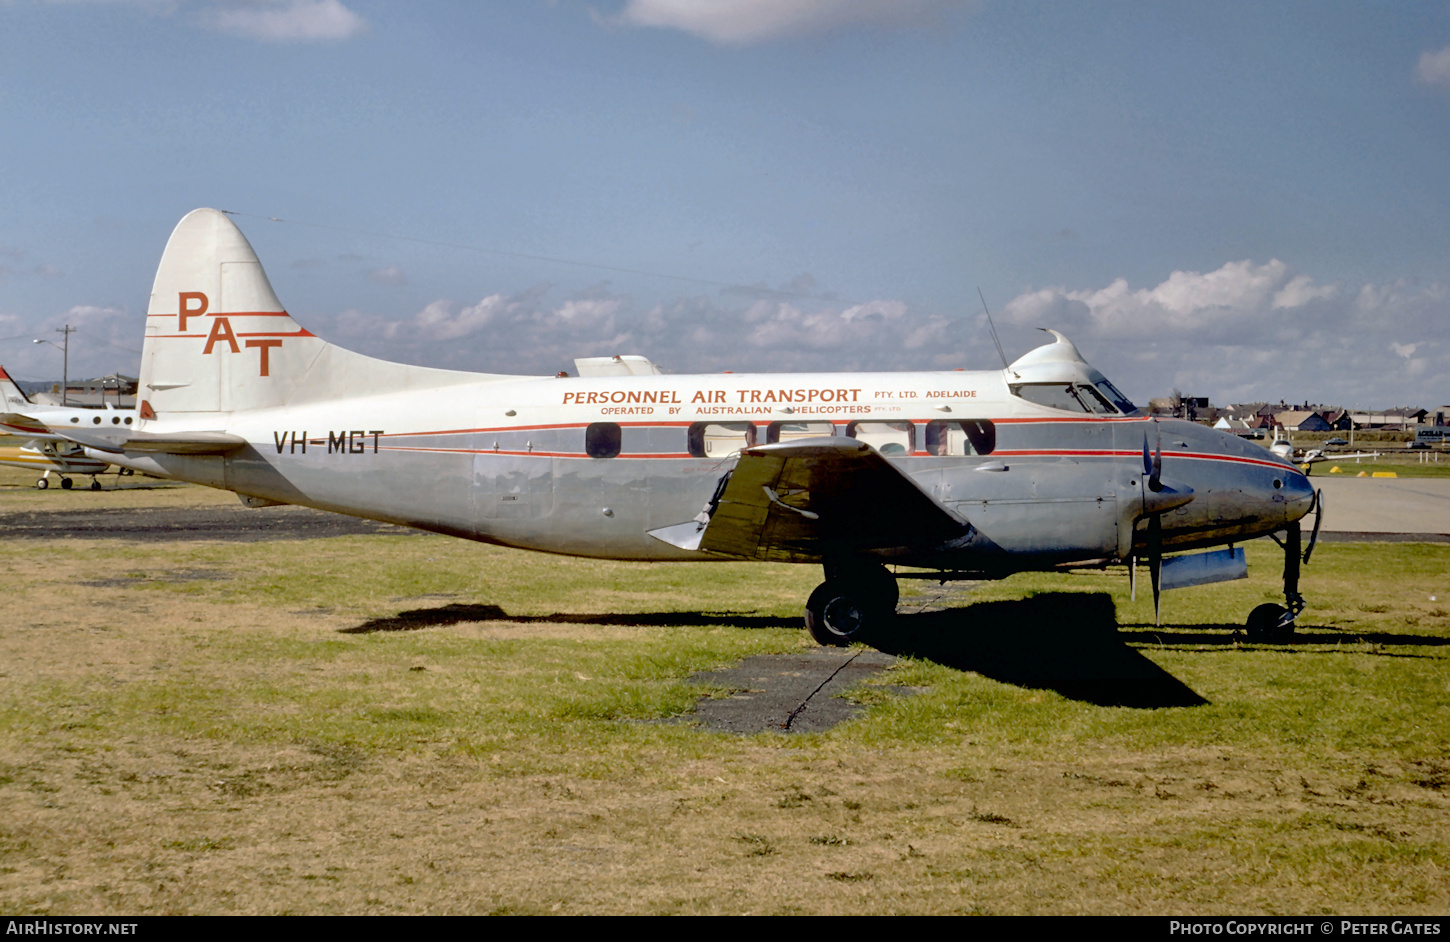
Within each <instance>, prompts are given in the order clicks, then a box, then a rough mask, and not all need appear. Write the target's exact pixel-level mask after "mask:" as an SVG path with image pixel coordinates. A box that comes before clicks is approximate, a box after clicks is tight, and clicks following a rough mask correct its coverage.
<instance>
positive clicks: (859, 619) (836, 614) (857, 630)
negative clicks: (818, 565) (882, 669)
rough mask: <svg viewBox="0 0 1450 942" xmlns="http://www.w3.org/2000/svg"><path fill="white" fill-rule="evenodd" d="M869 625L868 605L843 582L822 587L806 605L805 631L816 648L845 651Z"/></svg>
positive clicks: (817, 588)
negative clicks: (809, 634)
mask: <svg viewBox="0 0 1450 942" xmlns="http://www.w3.org/2000/svg"><path fill="white" fill-rule="evenodd" d="M869 621H870V612H869V610H868V609H867V607H866V606H865V604H863V603H862V602H861V600H860V599H859V598H857V597H856V596H855V595H854V594H853V593H852V592H850V590H848V589H847V588H846V586H845V584H843V583H840V582H823V583H821V584H820V585H819V586H816V590H815V591H814V592H812V593H811V597H810V599H809V600H808V601H807V602H806V631H809V632H810V633H811V637H812V638H814V639H815V640H816V643H817V644H822V645H825V646H827V647H845V646H846V645H848V644H850V643H851V641H852V640H853V639H855V638H857V637H859V636H860V635H861V633H862V629H864V628H865V627H866V625H867V623H868V622H869Z"/></svg>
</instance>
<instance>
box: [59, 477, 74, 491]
mask: <svg viewBox="0 0 1450 942" xmlns="http://www.w3.org/2000/svg"><path fill="white" fill-rule="evenodd" d="M74 483H75V482H74V481H72V480H71V479H70V478H61V479H60V486H61V489H62V490H66V491H68V490H70V489H71V485H73V484H74Z"/></svg>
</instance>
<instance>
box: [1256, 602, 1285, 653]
mask: <svg viewBox="0 0 1450 942" xmlns="http://www.w3.org/2000/svg"><path fill="white" fill-rule="evenodd" d="M1288 615H1289V610H1288V609H1287V608H1285V607H1284V606H1282V605H1276V604H1275V603H1273V602H1265V603H1264V604H1263V605H1260V606H1259V607H1257V608H1255V609H1254V610H1253V611H1252V612H1249V620H1248V621H1247V622H1245V623H1244V628H1245V629H1246V633H1247V634H1248V636H1249V640H1250V641H1266V642H1270V643H1273V642H1279V641H1288V640H1289V639H1290V638H1292V637H1294V619H1292V618H1289V617H1287V616H1288Z"/></svg>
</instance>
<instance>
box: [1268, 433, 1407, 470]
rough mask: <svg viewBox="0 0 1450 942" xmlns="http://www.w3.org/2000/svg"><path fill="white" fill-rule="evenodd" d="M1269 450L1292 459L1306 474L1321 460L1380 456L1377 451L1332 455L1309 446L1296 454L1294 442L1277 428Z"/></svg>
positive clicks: (1286, 458) (1321, 449)
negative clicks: (1283, 435)
mask: <svg viewBox="0 0 1450 942" xmlns="http://www.w3.org/2000/svg"><path fill="white" fill-rule="evenodd" d="M1269 450H1270V451H1272V452H1273V453H1274V454H1276V455H1278V456H1279V457H1280V458H1283V459H1284V460H1285V461H1292V462H1293V463H1294V464H1295V465H1297V466H1298V468H1299V470H1301V471H1303V472H1304V473H1305V474H1306V475H1307V474H1309V472H1310V471H1312V470H1313V469H1314V466H1315V465H1316V464H1318V463H1319V462H1321V461H1348V460H1350V459H1352V458H1378V457H1379V456H1380V453H1379V452H1377V451H1356V452H1354V453H1352V454H1337V455H1330V454H1325V452H1324V449H1323V448H1308V449H1304V450H1303V451H1301V452H1299V453H1298V454H1296V453H1295V452H1296V449H1295V448H1294V445H1293V443H1291V442H1290V441H1289V439H1288V438H1287V437H1285V438H1281V437H1280V435H1279V429H1277V428H1275V429H1274V442H1273V444H1271V445H1270V446H1269Z"/></svg>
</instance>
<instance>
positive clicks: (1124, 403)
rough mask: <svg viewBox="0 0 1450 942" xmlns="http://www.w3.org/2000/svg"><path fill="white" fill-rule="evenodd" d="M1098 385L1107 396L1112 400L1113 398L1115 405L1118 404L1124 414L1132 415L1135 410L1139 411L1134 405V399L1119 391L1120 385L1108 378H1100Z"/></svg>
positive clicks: (1119, 409)
mask: <svg viewBox="0 0 1450 942" xmlns="http://www.w3.org/2000/svg"><path fill="white" fill-rule="evenodd" d="M1097 387H1098V389H1099V390H1100V391H1101V392H1102V394H1103V395H1104V396H1107V397H1108V398H1109V399H1110V400H1112V403H1113V405H1115V406H1117V407H1118V411H1119V412H1121V413H1123V414H1124V415H1131V414H1133V413H1134V412H1137V411H1138V407H1137V406H1135V405H1133V400H1131V399H1129V398H1128V397H1127V396H1125V395H1123V394H1122V393H1120V392H1118V387H1116V386H1114V385H1113V384H1112V383H1110V382H1108V381H1107V380H1105V379H1103V380H1099V381H1098V382H1097Z"/></svg>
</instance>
